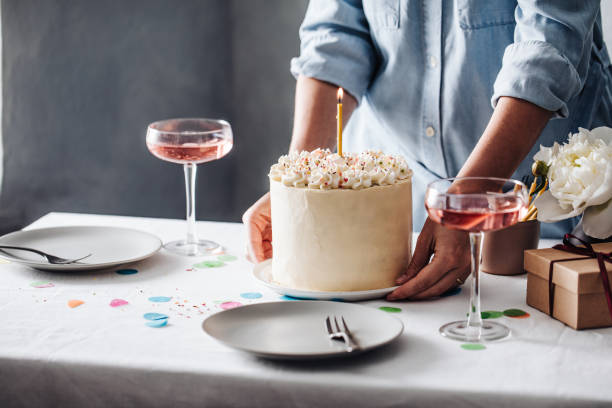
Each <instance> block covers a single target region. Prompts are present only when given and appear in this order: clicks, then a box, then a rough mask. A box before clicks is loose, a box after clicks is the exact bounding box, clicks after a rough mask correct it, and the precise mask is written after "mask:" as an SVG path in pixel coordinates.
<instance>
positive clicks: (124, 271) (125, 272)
mask: <svg viewBox="0 0 612 408" xmlns="http://www.w3.org/2000/svg"><path fill="white" fill-rule="evenodd" d="M115 272H116V273H118V274H119V275H134V274H135V273H138V271H137V270H136V269H119V270H116V271H115Z"/></svg>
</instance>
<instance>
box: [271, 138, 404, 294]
mask: <svg viewBox="0 0 612 408" xmlns="http://www.w3.org/2000/svg"><path fill="white" fill-rule="evenodd" d="M269 176H270V196H271V202H272V245H273V258H272V279H273V281H274V282H276V283H278V284H280V285H281V286H285V287H290V288H295V289H302V290H315V291H358V290H369V289H379V288H387V287H390V286H394V284H395V283H394V281H395V278H396V277H397V276H398V275H400V273H401V272H402V271H403V270H404V269H405V267H406V266H407V265H408V263H409V261H410V250H411V239H412V184H411V176H412V171H411V170H410V169H409V168H408V166H407V164H406V161H405V160H404V159H403V158H402V157H398V156H389V155H384V154H383V153H381V152H373V151H367V152H364V153H361V154H358V155H357V154H350V153H348V154H347V153H345V154H344V156H343V157H340V156H339V155H338V154H336V153H331V152H330V151H329V150H321V149H317V150H314V151H313V152H302V153H291V154H289V155H286V156H282V157H281V158H280V159H279V161H278V163H276V164H274V165H273V166H272V167H271V169H270V174H269Z"/></svg>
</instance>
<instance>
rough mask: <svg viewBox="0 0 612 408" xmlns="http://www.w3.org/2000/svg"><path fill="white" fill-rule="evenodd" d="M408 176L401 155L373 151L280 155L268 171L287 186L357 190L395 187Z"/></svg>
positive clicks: (327, 151)
mask: <svg viewBox="0 0 612 408" xmlns="http://www.w3.org/2000/svg"><path fill="white" fill-rule="evenodd" d="M411 175H412V171H411V170H410V169H409V168H408V164H407V163H406V160H405V159H404V158H403V157H401V156H392V155H385V154H383V153H382V152H380V151H372V150H369V151H365V152H363V153H360V154H355V153H344V155H343V156H340V155H338V154H337V153H332V152H331V151H330V150H329V149H316V150H313V151H312V152H306V151H302V152H300V153H298V152H291V153H289V154H288V155H284V156H281V157H280V158H279V159H278V163H276V164H274V165H272V167H271V168H270V174H269V177H270V179H272V180H274V181H278V182H281V183H283V184H284V185H286V186H290V187H308V188H313V189H323V190H326V189H337V188H343V189H354V190H360V189H363V188H368V187H372V186H385V185H391V184H395V183H397V182H399V181H402V180H404V179H408V178H410V176H411Z"/></svg>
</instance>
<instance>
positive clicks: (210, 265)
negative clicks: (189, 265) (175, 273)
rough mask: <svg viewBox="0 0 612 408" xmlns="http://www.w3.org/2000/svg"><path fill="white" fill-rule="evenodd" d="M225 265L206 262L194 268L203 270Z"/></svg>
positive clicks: (217, 262)
mask: <svg viewBox="0 0 612 408" xmlns="http://www.w3.org/2000/svg"><path fill="white" fill-rule="evenodd" d="M223 265H225V264H224V263H223V262H221V261H204V262H200V263H197V264H194V265H193V267H194V268H199V269H203V268H218V267H220V266H223Z"/></svg>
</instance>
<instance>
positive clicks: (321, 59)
mask: <svg viewBox="0 0 612 408" xmlns="http://www.w3.org/2000/svg"><path fill="white" fill-rule="evenodd" d="M374 60H375V57H374V55H372V52H371V50H370V47H369V46H366V45H364V44H362V43H361V42H360V40H357V39H355V38H354V36H350V35H346V34H344V33H333V34H330V33H326V34H322V35H317V36H313V37H310V38H309V39H308V41H306V42H303V43H302V50H301V54H300V56H299V57H297V58H293V59H292V60H291V73H292V74H293V76H294V77H296V78H297V77H298V76H299V75H303V76H306V77H310V78H315V79H318V80H320V81H325V82H329V83H331V84H334V85H337V86H339V87H342V88H344V89H345V90H346V91H347V92H348V93H349V94H350V95H352V96H353V97H354V98H355V99H356V100H357V102H358V103H359V102H360V101H361V98H362V97H363V95H364V94H365V92H366V90H367V89H368V86H369V84H370V81H371V77H372V71H373V61H374Z"/></svg>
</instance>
